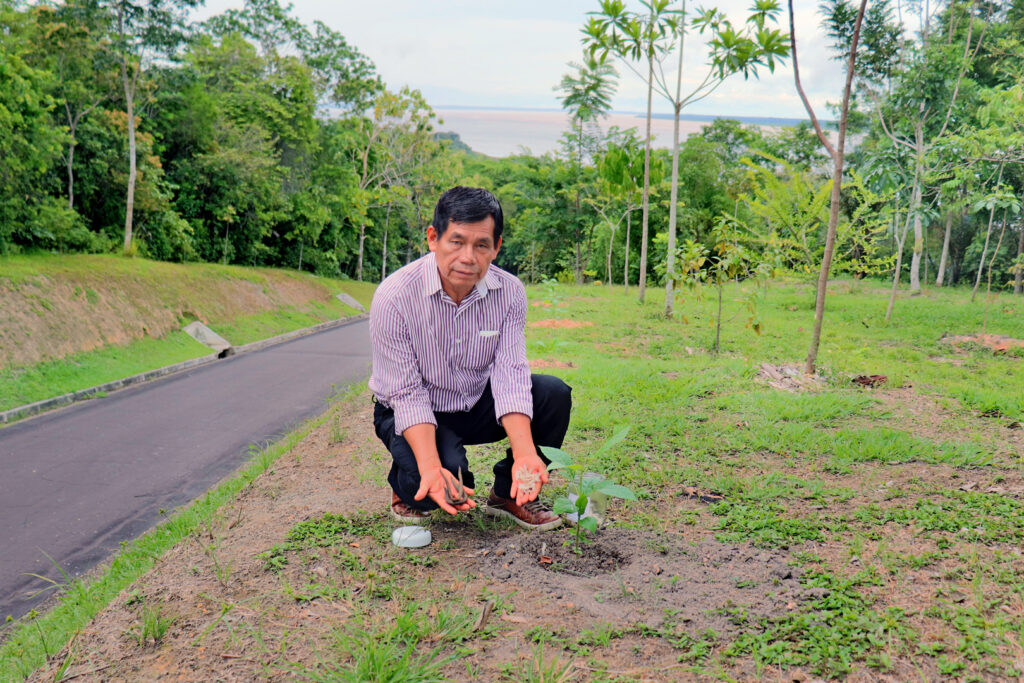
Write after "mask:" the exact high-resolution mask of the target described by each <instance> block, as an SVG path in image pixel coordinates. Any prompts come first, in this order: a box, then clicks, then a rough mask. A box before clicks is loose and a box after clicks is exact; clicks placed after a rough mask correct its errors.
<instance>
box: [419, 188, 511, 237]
mask: <svg viewBox="0 0 1024 683" xmlns="http://www.w3.org/2000/svg"><path fill="white" fill-rule="evenodd" d="M488 216H490V217H491V218H493V219H494V244H498V238H500V237H501V231H502V229H504V227H505V218H504V217H503V216H502V213H501V204H499V203H498V198H497V197H495V196H494V195H493V194H491V193H490V192H488V191H487V190H485V189H483V188H482V187H462V186H461V185H459V186H457V187H453V188H452V189H450V190H448V191H447V192H445V193H444V194H443V195H441V198H440V199H438V200H437V206H436V207H434V222H433V226H434V230H436V231H437V236H438V237H441V235H443V234H444V231H445V230H447V229H448V224H449V223H451V222H453V221H454V222H455V223H479V222H480V221H482V220H486V219H487V217H488Z"/></svg>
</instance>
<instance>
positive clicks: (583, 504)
mask: <svg viewBox="0 0 1024 683" xmlns="http://www.w3.org/2000/svg"><path fill="white" fill-rule="evenodd" d="M589 502H590V499H589V498H587V497H586V496H583V495H580V496H577V497H576V513H577V514H579V516H580V517H582V516H583V513H585V512H586V511H587V503H589Z"/></svg>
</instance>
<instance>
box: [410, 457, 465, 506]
mask: <svg viewBox="0 0 1024 683" xmlns="http://www.w3.org/2000/svg"><path fill="white" fill-rule="evenodd" d="M446 484H447V488H448V490H450V491H455V490H457V489H458V488H459V480H458V479H457V478H456V477H455V475H454V474H452V473H451V472H449V471H448V470H446V469H444V468H443V467H438V468H437V469H431V470H428V471H426V472H421V473H420V488H419V490H417V491H416V495H415V496H413V498H415V499H416V500H423V499H424V498H428V497H429V498H430V499H431V500H432V501H434V502H435V503H437V506H438V507H439V508H441V509H442V510H444V511H445V512H447V513H448V514H450V515H454V514H457V513H459V512H464V511H466V510H469V509H471V508H475V507H476V503H475V502H474V501H473V499H472V498H470V496H472V495H473V489H471V488H469V487H468V486H467V487H463V488H464V490H465V492H466V502H464V503H461V504H459V505H452V504H451V503H449V502H448V498H447V497H446V496H445V487H446Z"/></svg>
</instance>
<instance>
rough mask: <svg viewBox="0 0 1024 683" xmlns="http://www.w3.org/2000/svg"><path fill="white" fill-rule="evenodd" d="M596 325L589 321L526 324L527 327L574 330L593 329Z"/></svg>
mask: <svg viewBox="0 0 1024 683" xmlns="http://www.w3.org/2000/svg"><path fill="white" fill-rule="evenodd" d="M593 324H594V323H592V322H590V321H589V320H553V319H549V320H534V321H533V322H529V323H526V325H527V327H558V328H563V329H572V328H576V327H591V326H593Z"/></svg>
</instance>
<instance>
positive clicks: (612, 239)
mask: <svg viewBox="0 0 1024 683" xmlns="http://www.w3.org/2000/svg"><path fill="white" fill-rule="evenodd" d="M609 227H611V229H612V234H611V237H609V238H608V259H607V268H606V272H607V273H608V286H609V287H611V286H612V247H614V246H615V227H614V226H611V225H609Z"/></svg>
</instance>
